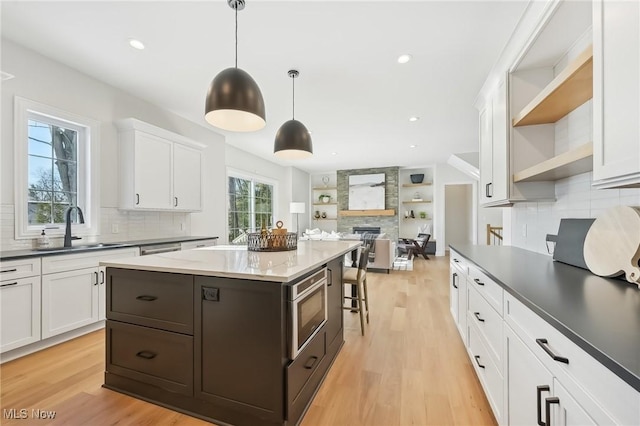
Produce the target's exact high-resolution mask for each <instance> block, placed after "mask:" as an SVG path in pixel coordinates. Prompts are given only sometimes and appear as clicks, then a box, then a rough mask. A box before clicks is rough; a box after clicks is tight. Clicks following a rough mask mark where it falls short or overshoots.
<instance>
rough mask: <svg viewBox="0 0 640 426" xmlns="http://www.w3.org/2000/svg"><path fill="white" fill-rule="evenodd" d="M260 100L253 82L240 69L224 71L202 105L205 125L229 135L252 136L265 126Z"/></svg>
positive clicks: (262, 102) (211, 87) (216, 78)
mask: <svg viewBox="0 0 640 426" xmlns="http://www.w3.org/2000/svg"><path fill="white" fill-rule="evenodd" d="M265 116H266V114H265V110H264V99H263V98H262V92H261V91H260V87H258V84H257V83H256V82H255V80H254V79H253V78H252V77H251V76H250V75H249V73H247V72H246V71H244V70H242V69H240V68H234V67H232V68H227V69H225V70H222V71H220V73H219V74H218V75H217V76H215V78H214V79H213V81H212V82H211V85H210V86H209V91H208V92H207V99H206V102H205V115H204V118H205V120H207V122H208V123H209V124H211V125H212V126H215V127H219V128H220V129H223V130H230V131H233V132H253V131H255V130H260V129H262V128H263V127H264V126H265V125H266V120H265Z"/></svg>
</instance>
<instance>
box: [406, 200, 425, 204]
mask: <svg viewBox="0 0 640 426" xmlns="http://www.w3.org/2000/svg"><path fill="white" fill-rule="evenodd" d="M430 202H431V200H422V201H412V200H411V201H403V202H402V204H425V203H430Z"/></svg>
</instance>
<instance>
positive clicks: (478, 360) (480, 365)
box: [473, 355, 484, 368]
mask: <svg viewBox="0 0 640 426" xmlns="http://www.w3.org/2000/svg"><path fill="white" fill-rule="evenodd" d="M473 357H474V358H475V360H476V364H478V367H480V368H484V365H482V364H480V355H474V356H473Z"/></svg>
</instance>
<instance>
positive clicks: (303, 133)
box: [273, 120, 313, 160]
mask: <svg viewBox="0 0 640 426" xmlns="http://www.w3.org/2000/svg"><path fill="white" fill-rule="evenodd" d="M273 153H274V154H275V155H276V157H279V158H283V159H288V160H296V159H300V158H307V157H311V156H312V155H313V145H312V143H311V135H310V134H309V131H308V130H307V128H306V127H305V125H304V124H302V123H301V122H299V121H298V120H289V121H287V122H286V123H284V124H283V125H282V126H280V128H279V129H278V132H277V133H276V140H275V143H274V144H273Z"/></svg>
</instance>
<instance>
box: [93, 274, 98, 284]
mask: <svg viewBox="0 0 640 426" xmlns="http://www.w3.org/2000/svg"><path fill="white" fill-rule="evenodd" d="M93 275H94V276H95V278H96V282H95V283H93V285H98V273H97V272H94V273H93Z"/></svg>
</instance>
